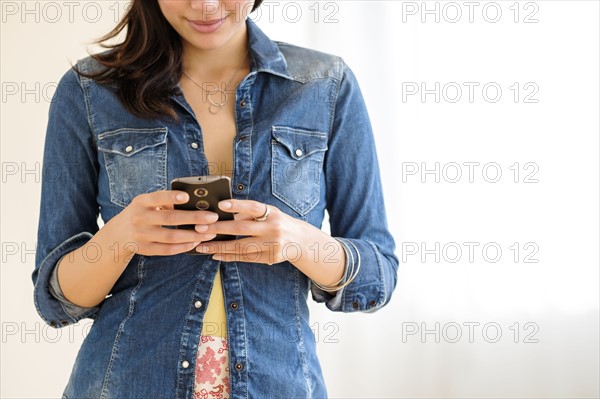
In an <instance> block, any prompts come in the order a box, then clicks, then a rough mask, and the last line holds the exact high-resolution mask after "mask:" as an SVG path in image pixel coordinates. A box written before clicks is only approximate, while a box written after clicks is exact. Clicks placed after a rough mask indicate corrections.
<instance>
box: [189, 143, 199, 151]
mask: <svg viewBox="0 0 600 399" xmlns="http://www.w3.org/2000/svg"><path fill="white" fill-rule="evenodd" d="M190 145H191V146H192V148H193V149H194V150H195V149H197V148H198V143H192V144H190Z"/></svg>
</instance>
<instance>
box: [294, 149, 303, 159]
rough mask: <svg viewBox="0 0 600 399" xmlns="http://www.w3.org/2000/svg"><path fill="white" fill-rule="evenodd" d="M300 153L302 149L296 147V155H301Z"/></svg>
mask: <svg viewBox="0 0 600 399" xmlns="http://www.w3.org/2000/svg"><path fill="white" fill-rule="evenodd" d="M302 154H303V152H302V150H301V149H300V148H298V149H297V150H296V156H298V157H301V156H302Z"/></svg>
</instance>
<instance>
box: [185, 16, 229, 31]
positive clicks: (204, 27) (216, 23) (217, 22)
mask: <svg viewBox="0 0 600 399" xmlns="http://www.w3.org/2000/svg"><path fill="white" fill-rule="evenodd" d="M225 18H226V17H225ZM225 18H221V19H211V20H210V21H192V20H189V19H188V22H189V23H190V25H191V26H192V28H194V30H196V31H198V32H200V33H212V32H215V31H216V30H217V29H219V28H220V27H221V25H223V24H224V23H225Z"/></svg>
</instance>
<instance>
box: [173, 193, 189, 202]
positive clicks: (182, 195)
mask: <svg viewBox="0 0 600 399" xmlns="http://www.w3.org/2000/svg"><path fill="white" fill-rule="evenodd" d="M175 198H177V201H187V200H188V195H187V193H178V194H177V195H176V196H175Z"/></svg>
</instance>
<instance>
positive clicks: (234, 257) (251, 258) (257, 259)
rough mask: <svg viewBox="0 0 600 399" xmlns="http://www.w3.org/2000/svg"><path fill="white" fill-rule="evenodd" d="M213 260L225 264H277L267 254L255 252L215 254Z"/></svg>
mask: <svg viewBox="0 0 600 399" xmlns="http://www.w3.org/2000/svg"><path fill="white" fill-rule="evenodd" d="M212 258H213V259H214V260H220V261H223V262H248V263H262V264H265V265H273V264H274V263H275V261H274V260H273V257H272V256H270V255H269V254H268V253H267V252H255V253H251V254H215V255H213V256H212Z"/></svg>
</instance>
